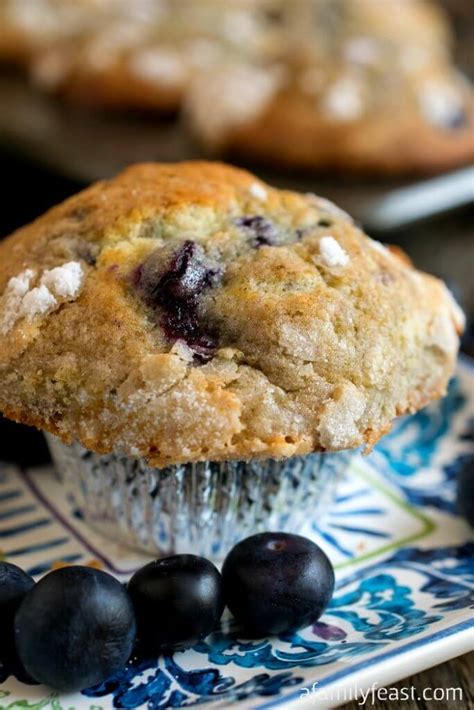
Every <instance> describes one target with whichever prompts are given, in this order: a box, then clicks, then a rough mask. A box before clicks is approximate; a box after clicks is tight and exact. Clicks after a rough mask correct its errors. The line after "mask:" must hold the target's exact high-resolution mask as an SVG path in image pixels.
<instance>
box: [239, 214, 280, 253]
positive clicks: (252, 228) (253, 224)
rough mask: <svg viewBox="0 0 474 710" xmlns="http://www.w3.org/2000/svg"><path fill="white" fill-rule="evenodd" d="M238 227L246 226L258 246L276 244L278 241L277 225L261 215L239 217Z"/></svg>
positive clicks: (253, 243) (253, 242)
mask: <svg viewBox="0 0 474 710" xmlns="http://www.w3.org/2000/svg"><path fill="white" fill-rule="evenodd" d="M237 226H238V227H244V229H246V230H247V231H248V232H249V234H250V235H251V237H252V245H253V246H254V247H256V248H258V247H262V246H274V245H275V244H277V241H278V234H277V231H276V229H275V225H274V224H273V223H272V222H270V220H269V219H266V218H265V217H262V216H261V215H255V216H249V215H247V216H245V217H239V219H238V220H237Z"/></svg>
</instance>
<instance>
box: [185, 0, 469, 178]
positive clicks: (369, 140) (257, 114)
mask: <svg viewBox="0 0 474 710" xmlns="http://www.w3.org/2000/svg"><path fill="white" fill-rule="evenodd" d="M279 22H280V24H281V26H282V27H283V37H284V43H283V45H282V53H281V56H280V57H279V59H278V61H277V62H273V63H272V62H269V63H267V64H266V65H265V66H262V65H255V64H254V63H252V62H251V61H246V62H242V63H240V64H236V63H234V64H231V63H229V64H227V65H223V66H221V67H220V68H219V71H212V72H207V73H206V72H204V73H202V74H200V75H198V76H197V77H196V79H195V81H194V82H193V84H192V86H191V88H190V91H189V95H188V96H187V114H188V116H189V121H190V125H191V127H192V128H193V130H194V132H195V133H196V135H197V136H198V137H199V138H200V139H201V141H202V142H203V144H204V145H206V146H207V147H208V148H211V149H213V150H214V151H219V150H220V151H227V152H228V153H231V154H232V153H235V154H239V155H242V154H244V155H247V156H250V157H252V158H259V159H262V160H264V161H266V162H273V163H280V164H284V165H293V166H297V167H306V168H340V169H344V170H351V169H352V170H359V171H369V172H381V173H406V172H430V171H436V170H441V169H445V168H449V167H451V166H456V165H460V164H463V163H468V162H470V161H472V160H473V158H474V99H473V94H472V88H471V85H470V83H469V81H468V80H467V79H466V78H465V77H463V76H462V75H461V74H460V73H459V72H458V71H457V70H456V69H455V68H454V67H453V66H452V62H451V56H450V44H451V37H450V33H449V29H448V24H447V22H446V18H445V17H444V15H443V14H442V13H441V11H440V10H439V9H438V8H436V7H435V6H434V5H433V4H431V3H428V2H425V1H424V0H413V1H411V2H405V1H400V0H294V1H293V2H291V3H283V4H282V8H281V11H280V16H279ZM242 104H243V105H244V108H241V107H242ZM210 105H212V107H213V110H212V112H210V111H209V110H208V107H209V106H210ZM239 109H240V110H239Z"/></svg>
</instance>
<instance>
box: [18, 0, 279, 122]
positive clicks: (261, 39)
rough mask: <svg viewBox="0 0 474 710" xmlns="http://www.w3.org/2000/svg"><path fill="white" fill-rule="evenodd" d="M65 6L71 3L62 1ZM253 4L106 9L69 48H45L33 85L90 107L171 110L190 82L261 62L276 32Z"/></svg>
mask: <svg viewBox="0 0 474 710" xmlns="http://www.w3.org/2000/svg"><path fill="white" fill-rule="evenodd" d="M68 2H69V3H70V4H72V5H74V4H75V3H74V2H72V0H68ZM264 6H265V3H263V4H262V3H261V2H257V1H256V0H228V1H227V2H225V3H223V2H221V0H199V2H196V0H162V1H161V2H156V1H155V2H150V1H149V0H142V1H141V2H139V3H128V2H127V3H125V2H123V3H118V4H117V3H116V4H110V3H109V4H106V5H105V7H102V8H101V10H102V12H100V13H99V12H95V13H94V12H92V11H91V14H90V18H89V19H90V21H89V25H88V26H87V27H86V28H84V30H83V31H82V32H79V33H78V34H77V35H76V37H75V39H74V41H71V38H70V37H69V36H67V35H65V36H64V38H62V39H61V38H57V39H56V40H53V41H50V42H49V43H48V44H47V45H46V46H43V47H42V48H40V50H39V51H36V52H35V53H34V55H33V56H32V58H31V61H30V74H31V77H32V79H33V81H34V82H35V83H36V84H38V85H39V86H40V87H42V88H44V89H46V90H53V91H55V92H57V93H59V94H62V95H64V96H66V97H68V98H72V99H74V100H76V101H79V102H81V103H88V104H91V105H93V106H106V107H109V108H114V107H119V108H133V107H138V108H148V109H156V110H177V109H178V108H179V106H180V104H181V100H182V97H183V94H184V93H185V92H186V90H187V87H188V85H189V83H190V81H191V80H192V79H193V77H194V76H195V75H196V74H197V73H199V72H201V71H204V70H205V71H212V70H213V69H215V68H217V67H218V66H221V65H222V64H226V63H229V62H237V63H238V62H241V61H243V59H244V58H245V61H247V60H251V61H255V62H257V63H258V62H264V61H268V58H269V56H270V55H272V54H274V53H275V51H276V49H277V46H278V44H279V43H278V40H277V36H278V30H277V27H276V26H275V25H274V23H273V22H271V19H270V17H269V16H268V15H267V13H266V12H265V11H264Z"/></svg>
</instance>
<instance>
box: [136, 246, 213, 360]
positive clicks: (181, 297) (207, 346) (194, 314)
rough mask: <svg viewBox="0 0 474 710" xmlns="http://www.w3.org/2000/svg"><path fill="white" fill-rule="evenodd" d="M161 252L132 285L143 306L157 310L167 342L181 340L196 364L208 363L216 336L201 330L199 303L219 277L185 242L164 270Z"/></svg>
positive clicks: (140, 270) (196, 248) (139, 271)
mask: <svg viewBox="0 0 474 710" xmlns="http://www.w3.org/2000/svg"><path fill="white" fill-rule="evenodd" d="M162 257H163V254H162V250H158V251H157V252H153V253H152V254H151V255H150V257H149V258H148V259H147V260H146V261H145V263H144V264H142V265H141V266H140V267H139V268H138V269H137V270H136V271H135V274H134V285H135V286H136V287H137V288H138V289H139V290H140V292H141V294H142V296H143V298H144V300H145V302H146V303H147V305H148V306H150V307H151V308H154V309H160V312H161V316H160V325H161V327H162V328H163V330H164V332H165V335H166V337H167V338H168V339H169V340H184V341H185V342H186V343H187V345H188V346H189V347H190V348H191V350H193V351H194V353H195V359H196V360H197V361H199V362H206V361H207V360H209V359H210V358H211V357H212V356H213V354H214V352H215V350H216V347H217V338H216V336H215V335H214V334H213V333H211V332H209V331H208V330H206V329H205V328H204V327H203V324H202V319H201V314H200V299H201V296H202V294H203V293H204V292H205V291H206V290H207V289H209V288H212V287H213V286H216V285H217V283H218V282H219V279H220V277H221V272H220V271H219V269H217V268H215V267H212V266H210V265H209V264H207V263H206V260H205V256H204V253H203V250H202V248H201V247H200V246H199V245H198V244H196V243H195V242H193V241H191V240H186V241H185V242H183V244H182V245H181V246H180V247H179V248H178V249H177V250H176V251H175V252H174V253H173V254H172V256H171V260H170V261H169V262H168V265H167V266H166V267H165V269H164V270H163V258H162Z"/></svg>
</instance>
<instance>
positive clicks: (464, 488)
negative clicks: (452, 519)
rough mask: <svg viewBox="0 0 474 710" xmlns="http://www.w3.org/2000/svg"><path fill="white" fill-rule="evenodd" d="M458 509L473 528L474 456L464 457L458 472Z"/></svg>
mask: <svg viewBox="0 0 474 710" xmlns="http://www.w3.org/2000/svg"><path fill="white" fill-rule="evenodd" d="M457 504H458V510H459V512H460V513H461V515H462V516H463V517H464V518H466V520H467V522H468V523H469V525H470V526H471V527H472V528H474V456H470V457H468V458H466V460H465V461H464V463H463V465H462V468H461V469H460V471H459V473H458V491H457Z"/></svg>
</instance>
